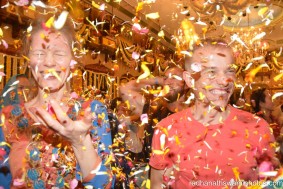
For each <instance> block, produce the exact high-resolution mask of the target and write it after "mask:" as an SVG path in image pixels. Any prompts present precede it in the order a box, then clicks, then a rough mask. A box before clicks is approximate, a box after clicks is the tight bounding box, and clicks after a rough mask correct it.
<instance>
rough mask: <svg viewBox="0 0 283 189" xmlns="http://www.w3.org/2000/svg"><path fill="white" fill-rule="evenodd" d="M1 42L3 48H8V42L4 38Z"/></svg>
mask: <svg viewBox="0 0 283 189" xmlns="http://www.w3.org/2000/svg"><path fill="white" fill-rule="evenodd" d="M2 43H3V45H4V47H5V49H8V46H9V45H8V43H7V42H6V41H5V40H4V39H2Z"/></svg>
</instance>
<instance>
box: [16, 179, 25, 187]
mask: <svg viewBox="0 0 283 189" xmlns="http://www.w3.org/2000/svg"><path fill="white" fill-rule="evenodd" d="M23 184H25V181H24V180H23V179H15V180H14V181H13V185H14V186H22V185H23Z"/></svg>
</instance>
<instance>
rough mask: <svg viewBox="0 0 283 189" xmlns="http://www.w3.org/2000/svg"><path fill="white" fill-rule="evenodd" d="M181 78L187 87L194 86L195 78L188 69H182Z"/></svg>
mask: <svg viewBox="0 0 283 189" xmlns="http://www.w3.org/2000/svg"><path fill="white" fill-rule="evenodd" d="M183 79H184V81H185V82H186V84H187V86H188V87H189V88H194V87H195V80H194V78H193V77H192V76H191V73H190V72H188V71H184V72H183Z"/></svg>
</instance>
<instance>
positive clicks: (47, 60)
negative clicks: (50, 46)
mask: <svg viewBox="0 0 283 189" xmlns="http://www.w3.org/2000/svg"><path fill="white" fill-rule="evenodd" d="M44 65H45V66H46V67H54V66H56V62H55V59H54V56H53V54H52V53H50V52H48V53H47V55H46V57H45V60H44Z"/></svg>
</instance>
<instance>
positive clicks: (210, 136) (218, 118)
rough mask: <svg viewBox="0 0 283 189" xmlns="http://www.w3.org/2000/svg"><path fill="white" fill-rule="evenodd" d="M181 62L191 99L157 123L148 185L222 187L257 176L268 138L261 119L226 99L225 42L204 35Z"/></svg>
mask: <svg viewBox="0 0 283 189" xmlns="http://www.w3.org/2000/svg"><path fill="white" fill-rule="evenodd" d="M185 64H186V65H185V68H186V71H185V72H184V74H183V78H184V80H185V82H186V84H187V85H188V87H190V88H192V89H193V93H194V95H195V103H194V105H193V106H191V107H189V108H187V109H185V110H183V111H180V112H178V113H175V114H173V115H171V116H169V117H167V118H165V119H163V120H162V121H161V122H159V123H158V125H157V128H156V130H155V131H154V136H153V140H152V156H151V158H150V165H151V167H152V169H151V188H152V189H155V188H162V187H163V186H162V185H166V186H167V187H168V185H170V187H172V188H223V187H225V186H226V185H235V183H236V185H237V183H238V184H239V182H238V181H247V182H246V183H248V182H249V181H257V180H258V179H259V171H258V169H257V168H258V167H259V164H260V162H261V159H262V157H266V158H267V159H268V160H270V161H272V159H273V157H274V150H273V149H272V148H271V147H270V146H271V143H273V142H274V138H273V136H272V134H271V132H270V129H269V126H268V124H267V122H266V121H264V120H263V119H261V118H257V117H254V116H253V115H252V114H250V113H248V112H245V111H242V110H238V109H236V108H233V107H232V106H230V105H228V102H229V98H230V96H231V95H232V93H233V91H234V81H235V78H236V75H235V68H234V57H233V52H232V50H231V48H230V47H229V46H227V45H226V43H225V42H223V41H215V40H214V41H213V40H206V41H204V42H202V43H201V44H200V45H198V46H195V48H194V52H193V55H192V57H189V58H186V63H185Z"/></svg>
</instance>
